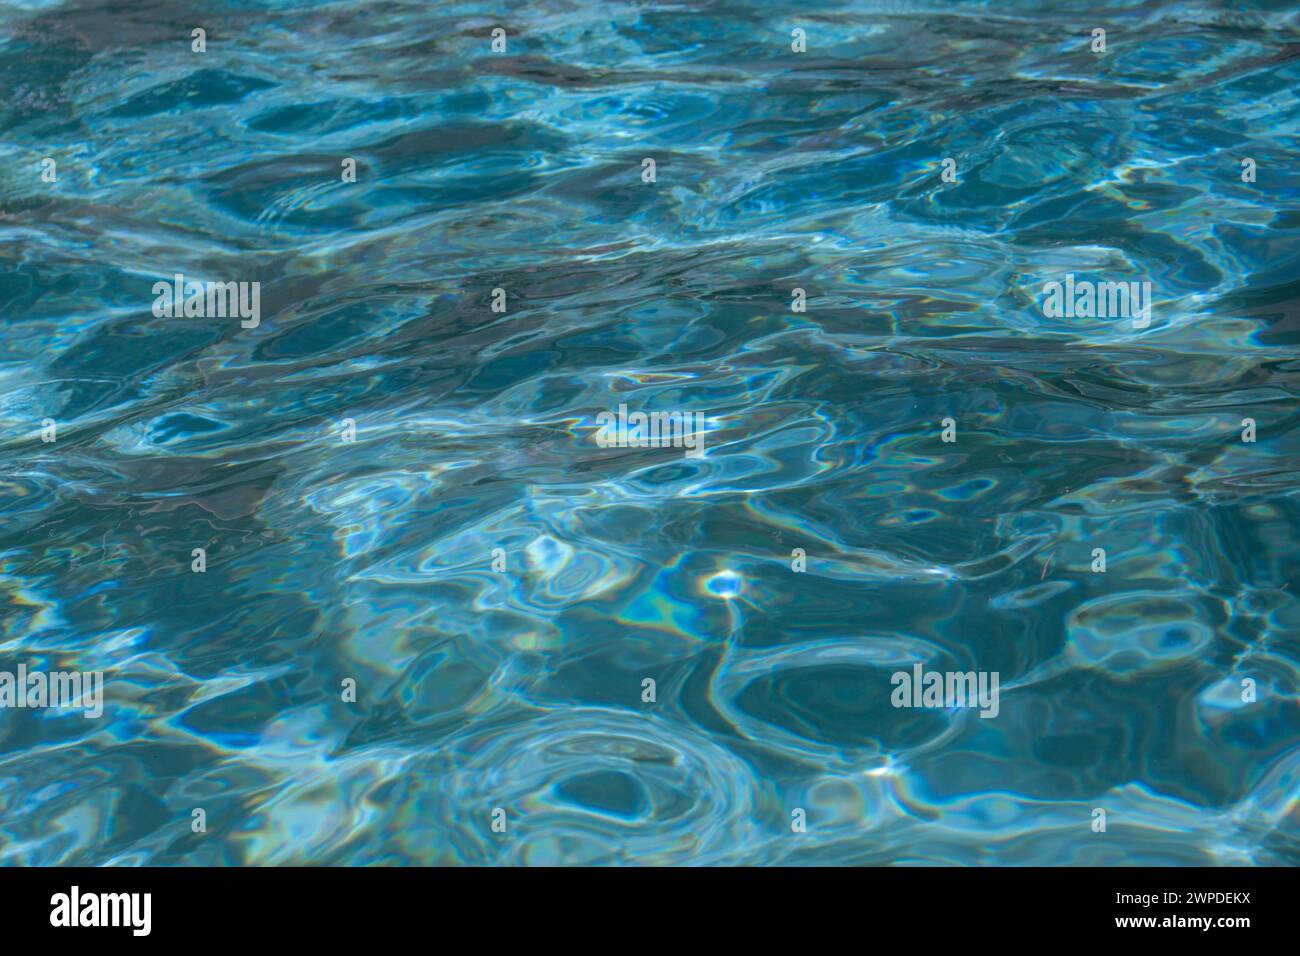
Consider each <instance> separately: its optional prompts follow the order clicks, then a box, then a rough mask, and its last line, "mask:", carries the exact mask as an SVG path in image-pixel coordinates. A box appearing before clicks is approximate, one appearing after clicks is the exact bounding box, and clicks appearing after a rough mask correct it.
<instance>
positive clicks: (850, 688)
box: [0, 0, 1300, 865]
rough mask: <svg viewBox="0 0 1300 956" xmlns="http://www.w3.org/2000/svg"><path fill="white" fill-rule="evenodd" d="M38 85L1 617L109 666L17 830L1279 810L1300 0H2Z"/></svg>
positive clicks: (797, 855)
mask: <svg viewBox="0 0 1300 956" xmlns="http://www.w3.org/2000/svg"><path fill="white" fill-rule="evenodd" d="M498 26H499V27H501V28H503V29H504V30H505V31H506V44H507V45H506V50H505V51H504V52H494V51H493V50H492V48H491V45H492V30H493V28H494V27H498ZM196 27H202V28H203V29H205V30H206V52H201V53H200V52H195V51H194V50H193V49H192V39H191V38H192V34H191V31H192V30H193V29H194V28H196ZM796 28H799V29H803V30H804V31H805V33H806V38H807V50H806V52H802V53H796V52H794V51H793V50H792V49H791V44H792V42H794V41H792V31H793V30H794V29H796ZM1095 28H1103V29H1105V30H1106V32H1107V48H1106V52H1105V53H1099V52H1093V50H1092V49H1091V48H1090V44H1091V43H1092V40H1091V34H1092V31H1093V30H1094V29H1095ZM0 90H3V96H2V98H0V132H2V134H3V135H0V320H2V321H0V329H2V330H3V351H2V352H0V515H2V516H3V517H2V519H0V622H2V624H3V631H2V632H0V670H4V671H10V672H12V671H15V670H16V669H17V667H18V666H19V665H20V664H22V665H25V666H26V667H27V668H28V669H29V670H31V669H36V670H47V671H54V670H60V669H61V670H67V671H78V672H91V671H100V672H102V673H103V678H104V713H103V715H102V716H101V717H99V718H95V719H90V718H85V717H83V716H82V715H81V713H80V712H77V711H73V710H69V709H66V708H64V709H59V708H44V709H30V708H29V709H16V708H15V709H0V862H3V863H6V864H94V865H100V864H113V865H137V864H167V865H174V864H198V865H210V864H286V863H294V864H297V863H320V864H401V863H410V864H466V863H468V864H556V863H583V864H587V863H590V864H639V865H652V864H768V863H779V864H797V865H807V864H958V865H988V864H1009V865H1021V864H1050V865H1058V864H1092V865H1129V864H1172V865H1182V864H1187V865H1206V864H1210V865H1251V864H1256V865H1268V864H1273V865H1276V864H1289V865H1294V864H1296V863H1298V862H1300V810H1298V809H1297V795H1298V794H1300V707H1298V700H1297V695H1298V690H1297V688H1298V686H1300V682H1298V681H1297V672H1298V670H1300V594H1297V591H1300V584H1298V582H1300V544H1297V542H1298V541H1300V493H1298V492H1300V479H1298V477H1297V473H1298V470H1300V427H1298V426H1300V408H1298V407H1297V398H1298V397H1300V354H1298V353H1297V346H1298V345H1300V284H1297V276H1300V92H1298V91H1300V14H1298V11H1297V7H1296V5H1295V4H1292V3H1245V4H1243V3H1238V2H1233V3H1230V4H1229V3H1222V4H1220V3H1190V2H1160V0H1151V2H1143V3H1138V2H1133V3H1119V4H1111V5H1109V6H1107V7H1104V8H1103V7H1100V6H1097V5H1095V4H1083V3H1080V4H1072V5H1067V4H1062V3H1052V4H1044V3H1040V2H1022V3H1017V2H997V3H988V4H981V3H952V4H939V3H910V2H885V3H869V2H856V0H848V2H830V3H825V4H818V5H814V6H809V5H806V4H782V3H777V2H771V0H768V2H738V0H719V2H706V0H696V2H692V0H687V2H681V3H664V4H651V3H637V4H632V3H610V4H607V3H602V2H595V0H575V2H560V0H540V2H537V3H522V2H521V3H509V4H498V5H491V4H472V3H424V2H418V3H417V2H384V3H378V2H368V0H346V2H339V3H308V2H293V0H285V2H275V3H251V2H233V0H231V2H217V3H203V4H190V3H184V2H179V0H139V2H132V3H122V4H111V5H110V4H104V3H102V2H96V0H73V2H57V0H20V2H14V0H0ZM347 158H351V159H354V160H355V162H356V181H355V182H347V181H344V176H343V172H342V169H343V166H344V160H345V159H347ZM647 158H651V159H654V160H655V179H654V181H653V182H646V181H644V180H643V168H644V167H643V160H644V159H647ZM947 158H950V159H953V160H955V166H954V171H955V179H953V180H952V181H946V180H945V178H944V168H945V167H944V163H943V160H944V159H947ZM1244 158H1250V159H1252V160H1253V161H1254V163H1255V166H1256V178H1255V181H1254V182H1247V181H1243V166H1242V160H1243V159H1244ZM44 159H52V160H54V161H55V166H54V170H55V173H56V176H57V178H56V179H55V180H54V181H46V180H45V179H44V178H43V171H44V170H45V169H46V164H43V162H42V160H44ZM176 273H182V274H184V275H185V276H188V277H192V278H193V279H197V280H200V281H222V282H225V281H230V282H247V283H252V282H258V283H260V286H259V288H260V296H261V298H260V317H259V323H258V324H256V325H255V326H251V327H244V325H243V323H241V321H240V320H239V319H238V318H231V317H228V316H227V317H212V316H204V317H185V316H183V315H182V316H175V317H169V316H166V315H162V316H158V315H155V314H154V312H153V311H152V307H153V306H154V304H155V293H154V292H153V291H152V289H153V287H154V284H155V283H157V282H159V281H162V282H164V283H166V282H170V281H171V280H172V277H173V276H174V275H175V274H176ZM1067 274H1070V275H1073V276H1077V277H1081V278H1088V279H1091V280H1095V281H1104V280H1115V281H1125V282H1127V281H1135V282H1139V283H1140V282H1150V283H1151V289H1152V300H1153V302H1154V305H1153V309H1152V313H1151V321H1150V324H1149V326H1148V327H1144V328H1137V327H1136V323H1135V322H1133V321H1129V319H1128V318H1123V317H1120V318H1116V317H1113V316H1112V317H1106V318H1101V317H1092V318H1088V317H1078V316H1071V317H1056V318H1051V317H1048V315H1047V314H1046V311H1045V309H1044V306H1043V298H1044V296H1043V290H1044V288H1045V285H1044V284H1045V283H1047V282H1050V281H1054V280H1063V278H1064V276H1065V275H1067ZM795 288H801V289H803V290H804V291H805V295H806V305H807V308H806V311H803V312H796V311H793V309H792V302H793V291H792V290H794V289H795ZM494 289H503V290H504V291H505V311H504V312H500V311H497V312H494V311H493V308H492V306H493V301H494V293H493V290H494ZM620 404H624V405H626V406H627V407H628V409H629V410H631V411H634V412H635V411H638V410H644V411H647V412H649V411H676V412H681V413H699V414H701V415H703V416H704V419H703V420H704V421H705V422H706V423H707V428H706V431H705V432H704V436H703V437H704V440H705V445H704V453H703V455H702V456H701V457H691V456H689V455H687V454H684V452H683V449H682V448H681V447H649V448H638V447H618V446H613V447H602V444H601V443H600V442H599V441H598V440H597V435H598V432H597V425H598V416H599V415H601V413H603V412H609V411H613V410H616V409H617V408H618V406H619V405H620ZM945 419H951V420H952V423H953V427H954V428H955V435H953V436H950V437H954V438H955V440H953V441H945V440H944V437H943V431H944V425H943V422H944V420H945ZM1244 419H1251V420H1253V421H1254V422H1255V428H1256V431H1257V434H1256V435H1255V436H1254V437H1255V439H1256V440H1255V441H1246V440H1243V435H1244V433H1245V429H1246V426H1244V425H1243V420H1244ZM46 420H49V421H51V422H53V423H54V424H55V429H56V431H55V435H54V440H53V441H46V440H43V437H44V436H43V423H44V422H46ZM345 420H350V421H351V423H352V425H351V426H349V425H348V424H347V423H346V421H345ZM349 427H354V428H355V440H354V441H349V440H347V439H348V438H349V437H350V435H349V434H348V433H347V429H348V428H349ZM195 548H202V549H204V551H205V554H206V570H204V571H203V572H202V573H199V572H197V571H195V570H193V564H192V561H193V559H192V554H193V549H195ZM1099 548H1100V549H1102V550H1104V552H1105V557H1106V569H1105V571H1104V572H1100V571H1096V570H1094V566H1095V550H1096V549H1099ZM495 549H499V550H495ZM796 549H802V554H803V556H804V558H805V560H806V565H805V566H804V568H803V569H802V570H797V569H796V567H795V566H796V565H797V564H798V563H799V560H798V555H796ZM494 555H495V556H494ZM494 564H495V565H496V566H497V567H498V568H499V569H498V570H494ZM501 568H503V569H501ZM916 664H922V665H923V666H924V667H925V668H927V669H932V670H939V671H961V672H966V671H971V672H981V673H996V674H998V675H999V676H1000V681H1001V691H1000V695H1001V696H1000V706H999V709H998V712H997V714H996V715H995V716H991V717H982V716H980V712H979V711H978V710H975V709H973V708H970V707H950V706H942V707H932V708H924V707H923V708H908V707H895V706H893V704H892V702H891V692H892V690H893V687H892V685H891V679H892V678H891V675H893V674H894V673H897V672H900V671H904V672H909V673H910V672H912V669H913V667H914V665H916ZM647 680H651V681H654V685H653V686H654V691H655V692H654V695H653V696H654V699H653V700H649V699H647V696H648V695H647V692H646V690H645V688H646V687H647V686H649V685H647V684H645V683H644V682H645V681H647ZM353 681H354V682H355V700H351V699H345V698H347V697H349V696H350V695H349V694H348V692H347V690H346V687H347V686H348V685H347V684H346V683H345V682H353ZM1247 686H1250V687H1253V692H1252V693H1248V692H1247V691H1246V690H1245V689H1244V688H1246V687H1247ZM1246 698H1252V699H1246ZM198 810H202V811H203V812H202V815H201V816H202V819H203V823H204V825H203V826H202V827H200V826H199V824H198V820H199V815H198V814H196V811H198ZM497 810H499V811H501V812H500V813H497V814H496V815H495V818H496V819H498V820H499V821H504V825H505V830H504V832H498V831H495V830H494V829H493V821H494V811H497ZM1098 810H1100V811H1104V813H1105V820H1106V829H1105V831H1104V832H1103V831H1100V830H1098V829H1095V828H1096V827H1097V821H1098V819H1099V818H1098V816H1097V813H1096V811H1098Z"/></svg>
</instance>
